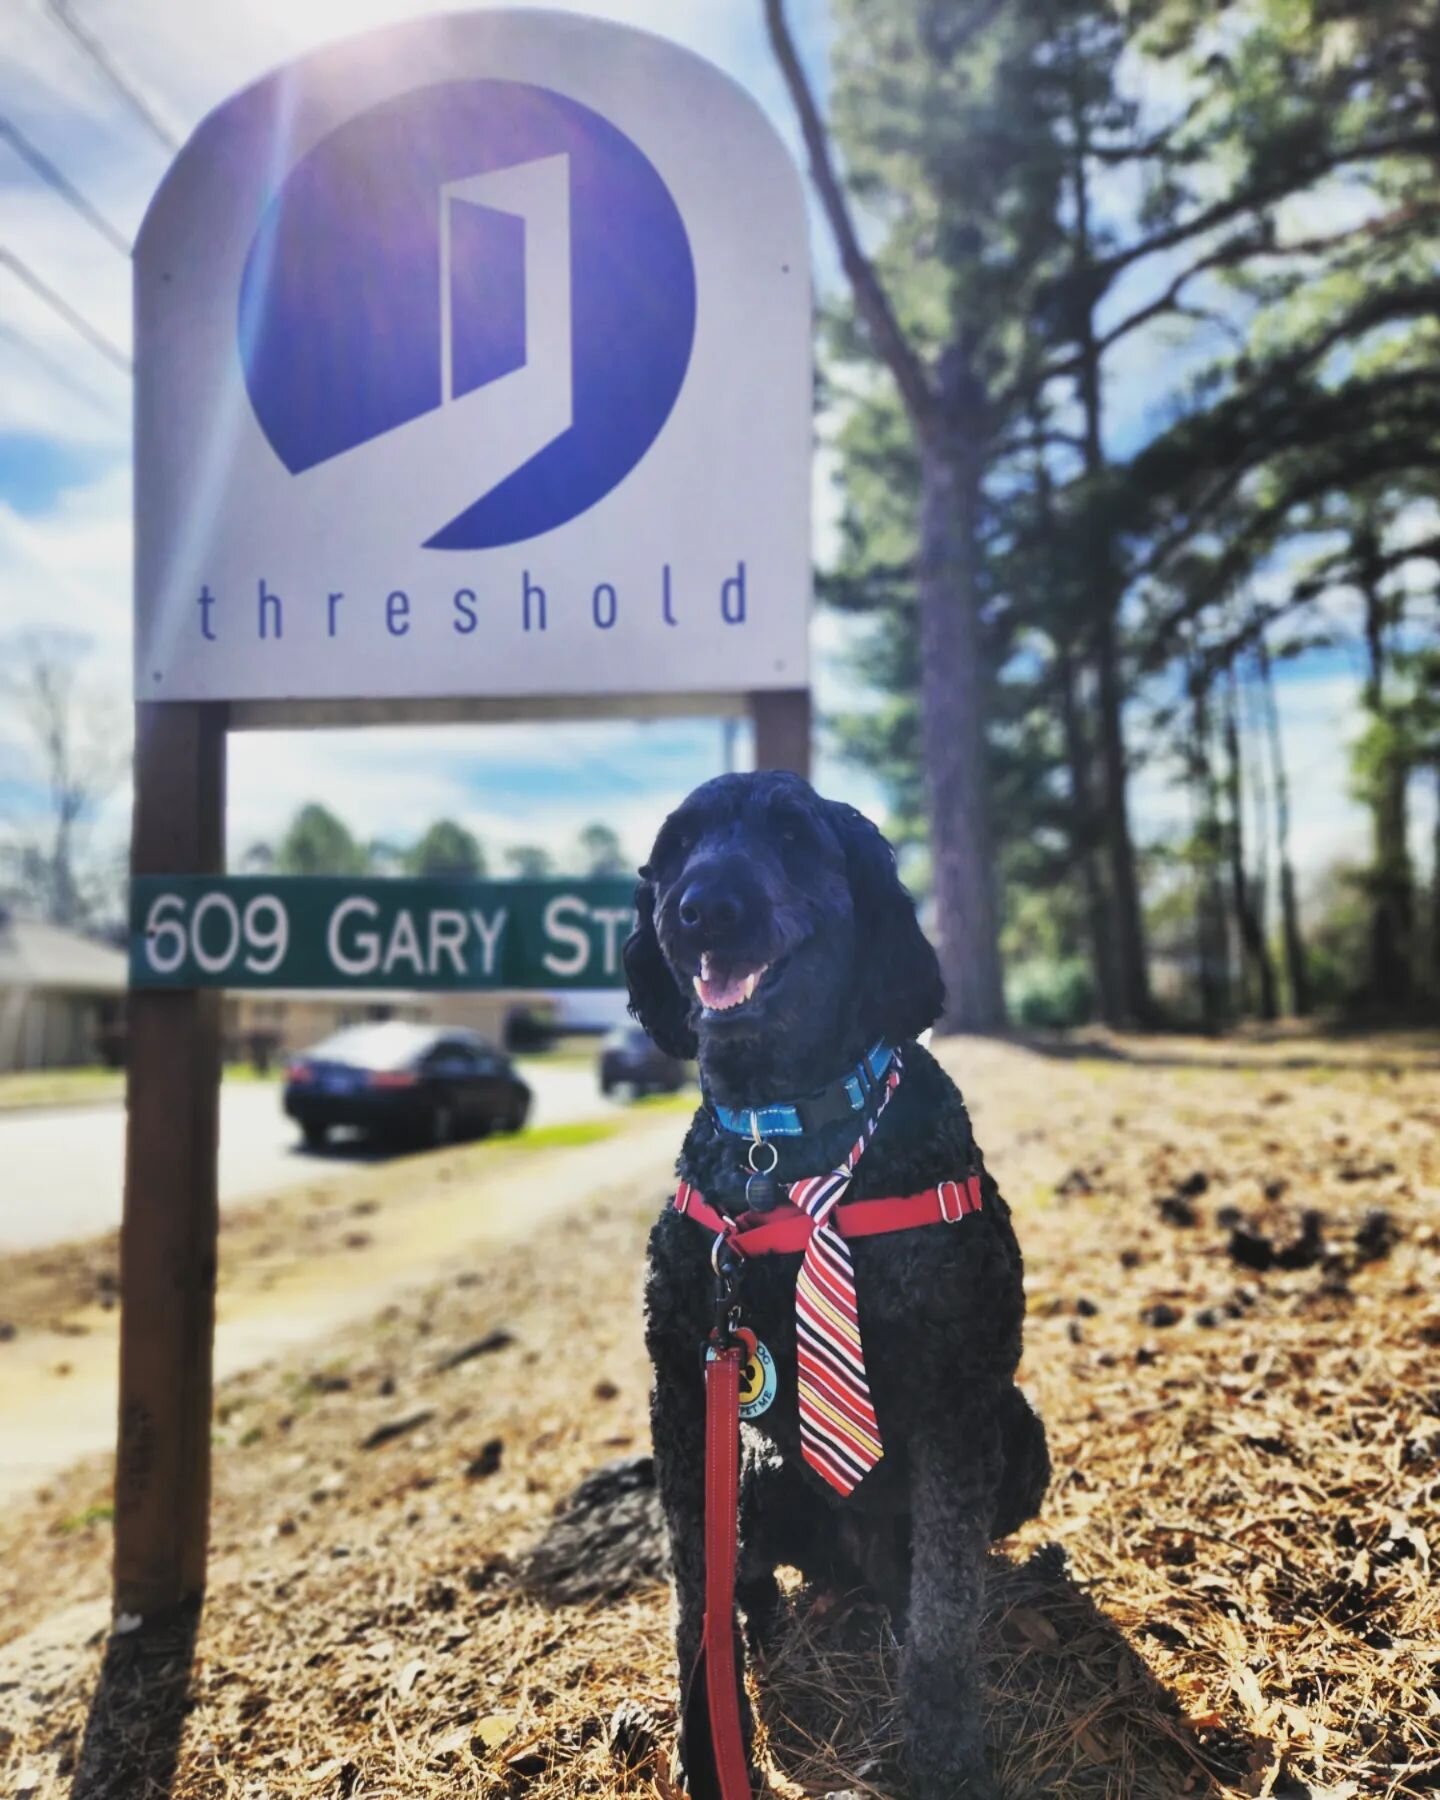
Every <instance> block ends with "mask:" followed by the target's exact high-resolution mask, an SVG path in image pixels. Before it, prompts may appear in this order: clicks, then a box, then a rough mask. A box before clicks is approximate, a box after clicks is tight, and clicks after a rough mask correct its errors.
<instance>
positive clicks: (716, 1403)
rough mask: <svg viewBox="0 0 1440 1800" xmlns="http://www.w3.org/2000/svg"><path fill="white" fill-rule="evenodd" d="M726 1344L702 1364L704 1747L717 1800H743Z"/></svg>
mask: <svg viewBox="0 0 1440 1800" xmlns="http://www.w3.org/2000/svg"><path fill="white" fill-rule="evenodd" d="M743 1354H744V1353H743V1351H742V1349H741V1347H740V1346H739V1345H738V1344H734V1343H732V1344H730V1345H729V1346H728V1347H727V1348H726V1349H724V1350H720V1351H718V1352H716V1353H715V1355H714V1356H713V1357H712V1358H711V1360H710V1361H709V1362H708V1363H707V1364H706V1365H705V1633H704V1637H703V1639H702V1648H701V1656H702V1658H703V1660H704V1663H705V1691H706V1697H707V1698H708V1700H709V1703H710V1747H711V1753H712V1755H713V1757H714V1760H715V1779H716V1781H717V1782H718V1783H719V1787H720V1800H750V1770H749V1766H748V1763H747V1761H746V1757H745V1734H744V1732H743V1731H742V1730H741V1727H740V1698H739V1671H738V1670H737V1669H736V1666H735V1558H736V1554H737V1540H738V1536H739V1509H740V1359H741V1356H742V1355H743Z"/></svg>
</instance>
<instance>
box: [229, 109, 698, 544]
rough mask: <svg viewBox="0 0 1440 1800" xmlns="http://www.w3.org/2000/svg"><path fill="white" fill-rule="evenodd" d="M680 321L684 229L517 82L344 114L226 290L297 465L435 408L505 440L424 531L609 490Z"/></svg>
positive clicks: (489, 521)
mask: <svg viewBox="0 0 1440 1800" xmlns="http://www.w3.org/2000/svg"><path fill="white" fill-rule="evenodd" d="M694 336H695V268H694V262H693V259H692V257H691V253H690V244H689V240H688V239H687V237H686V233H685V227H684V224H683V222H682V220H681V218H680V213H679V210H678V208H677V207H676V205H675V202H674V200H673V199H672V198H671V195H670V193H669V190H668V189H667V188H666V186H665V184H664V182H663V181H662V180H661V179H660V176H659V175H658V174H657V172H656V170H655V168H654V166H653V165H652V164H651V163H650V161H649V160H648V158H646V157H645V156H644V155H643V154H642V152H641V151H640V150H639V149H638V148H637V147H636V146H635V145H634V144H633V143H632V142H631V141H630V139H629V138H627V137H626V136H625V135H624V133H623V132H621V131H619V130H617V128H616V127H615V126H614V125H612V124H610V123H609V121H608V120H606V119H603V118H602V117H601V116H600V115H599V114H598V113H596V112H594V111H592V110H591V109H590V108H589V107H587V106H582V105H580V104H579V102H578V101H575V100H571V99H567V98H566V97H565V96H564V95H562V94H557V93H553V92H551V91H550V90H549V89H547V88H542V87H534V86H530V85H528V84H525V83H521V82H511V81H491V80H477V81H452V82H442V83H439V84H437V85H435V86H432V87H425V88H417V89H415V90H413V91H412V92H410V93H407V94H402V95H400V96H399V97H398V98H396V99H393V100H387V101H385V102H383V103H382V104H381V105H378V106H374V107H371V108H370V109H369V110H368V111H366V112H363V113H360V114H358V115H357V116H356V117H355V118H353V119H351V120H349V121H347V122H346V123H345V124H344V125H342V126H340V127H339V128H338V129H337V130H335V131H334V132H332V133H331V134H330V136H329V137H327V138H325V139H323V140H322V142H321V143H319V144H318V145H317V146H316V147H315V148H314V149H313V150H311V151H310V153H309V154H308V155H307V156H306V157H305V158H304V159H303V160H302V161H301V162H299V163H298V164H297V165H296V166H295V168H294V169H292V170H291V171H290V173H289V175H288V176H287V177H286V179H285V182H284V184H283V186H282V187H281V188H280V190H279V192H278V193H277V194H276V196H275V198H274V199H273V200H272V202H271V203H270V205H269V207H268V208H267V210H266V213H265V215H264V218H263V219H262V220H261V223H260V226H259V229H258V230H257V231H256V234H255V238H254V241H253V242H252V244H251V246H250V250H249V254H248V256H247V258H246V263H245V270H244V276H243V279H242V282H241V288H240V316H239V338H240V355H241V361H242V364H243V367H244V372H245V382H246V387H247V389H248V391H249V394H250V400H251V404H252V405H253V407H254V409H255V414H256V417H257V418H258V420H259V422H260V425H261V427H262V429H263V430H264V432H265V435H266V437H267V438H268V439H269V441H270V444H271V446H272V448H273V449H274V451H275V453H276V455H277V456H278V457H279V458H280V460H281V461H282V462H283V463H284V465H285V467H286V468H287V469H289V470H290V471H291V473H292V474H294V475H300V474H302V473H303V472H304V471H305V470H307V469H310V468H313V467H315V465H317V464H318V463H322V462H326V461H328V460H329V459H330V458H332V457H340V456H344V455H346V454H347V453H349V452H351V451H354V450H356V449H358V448H359V447H360V446H361V445H364V444H367V443H369V442H371V441H372V440H374V439H377V438H380V437H382V436H384V435H386V434H388V433H390V432H394V431H397V430H399V429H400V428H402V427H405V426H409V425H411V424H413V422H415V421H417V420H420V419H423V418H424V417H425V416H426V415H428V414H432V413H435V412H437V411H438V410H439V409H441V408H449V407H460V406H464V407H466V408H467V409H469V412H468V413H467V418H468V416H469V414H473V418H474V434H473V436H472V438H471V439H470V441H473V442H475V443H476V444H477V446H482V445H484V446H489V448H490V449H491V450H492V451H493V449H494V446H495V445H496V444H499V445H501V446H502V463H503V460H504V457H505V456H509V458H510V466H508V467H502V468H501V470H500V472H499V474H498V475H497V474H496V473H495V471H494V469H493V468H492V467H491V466H490V464H487V465H486V467H487V470H488V471H489V472H488V473H487V474H486V475H485V476H483V477H482V476H480V475H478V474H477V491H476V495H475V499H474V502H473V503H472V504H471V505H469V506H467V507H466V508H465V509H464V510H463V511H462V512H460V513H459V514H458V515H456V516H455V517H453V518H450V519H444V518H441V519H437V520H436V521H435V530H434V533H433V535H432V536H430V537H429V538H427V539H426V544H427V547H429V548H433V549H440V550H483V549H492V548H495V547H498V546H500V545H503V544H513V543H518V542H520V541H522V540H523V539H526V538H531V537H535V536H537V535H538V534H539V533H541V532H545V531H551V530H553V529H554V528H555V527H556V526H558V525H563V524H564V523H565V522H566V521H567V520H569V519H573V518H575V517H576V516H577V515H578V514H579V513H582V512H585V511H586V510H587V509H588V508H589V507H591V506H593V505H594V504H595V503H596V501H597V500H600V499H601V498H603V497H604V495H606V494H608V493H609V492H610V491H611V489H613V488H614V487H616V486H617V485H618V483H620V482H621V481H623V480H624V478H625V476H626V475H628V474H629V472H630V471H631V469H633V468H634V467H635V465H636V464H637V463H638V462H639V461H640V460H641V458H642V457H643V456H644V455H645V453H646V452H647V450H648V449H649V448H650V446H651V444H653V443H654V441H655V439H656V437H657V436H658V435H659V432H660V430H661V427H662V426H663V425H664V423H665V421H666V419H667V418H668V417H669V415H670V412H671V409H672V408H673V406H674V404H675V401H676V398H677V396H678V395H679V392H680V388H681V385H682V383H683V381H684V379H685V371H686V368H687V366H688V364H689V361H690V351H691V347H692V344H693V342H694ZM502 384H503V385H502ZM464 429H465V430H466V431H469V429H470V428H469V425H468V423H467V425H466V426H465V428H464ZM537 439H538V441H537ZM449 441H453V440H449ZM416 442H417V445H423V442H424V438H423V434H421V435H420V436H419V437H417V439H416ZM511 445H513V446H514V448H513V454H512V453H511V451H510V450H509V449H508V448H504V447H508V446H511ZM478 455H479V452H478V450H477V459H478ZM492 461H493V457H492ZM416 462H417V466H416V467H415V469H414V480H415V482H416V483H417V484H418V485H419V486H420V487H421V489H422V491H423V484H424V482H425V468H424V467H423V451H421V452H420V453H418V454H417V457H416Z"/></svg>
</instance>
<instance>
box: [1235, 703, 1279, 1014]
mask: <svg viewBox="0 0 1440 1800" xmlns="http://www.w3.org/2000/svg"><path fill="white" fill-rule="evenodd" d="M1222 717H1223V719H1224V735H1225V787H1226V800H1227V803H1228V806H1229V810H1230V818H1229V828H1228V830H1227V831H1226V833H1225V840H1226V848H1227V850H1228V852H1229V860H1230V893H1231V900H1232V902H1233V905H1234V908H1235V925H1236V929H1237V931H1238V933H1239V938H1240V947H1241V951H1242V953H1243V957H1244V962H1243V965H1242V971H1241V996H1242V1004H1243V1005H1244V1006H1245V1007H1246V1009H1247V1010H1249V1009H1255V1008H1258V1011H1259V1013H1260V1017H1261V1018H1262V1019H1265V1020H1266V1021H1269V1020H1271V1019H1273V1018H1274V1017H1275V1016H1276V1012H1277V1010H1278V1009H1277V1007H1276V1005H1275V970H1274V968H1273V967H1272V966H1271V962H1270V951H1269V949H1268V947H1267V946H1266V943H1265V928H1264V926H1263V924H1262V923H1261V920H1260V918H1259V916H1258V915H1257V912H1256V908H1255V900H1254V895H1253V893H1252V891H1251V887H1250V877H1249V873H1248V871H1247V870H1246V867H1245V813H1244V808H1245V784H1244V772H1243V768H1242V764H1241V759H1240V721H1239V715H1238V710H1237V702H1236V696H1235V671H1234V668H1233V667H1232V668H1230V669H1227V670H1226V672H1225V704H1224V708H1223V710H1222Z"/></svg>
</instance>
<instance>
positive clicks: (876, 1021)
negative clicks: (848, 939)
mask: <svg viewBox="0 0 1440 1800" xmlns="http://www.w3.org/2000/svg"><path fill="white" fill-rule="evenodd" d="M835 810H836V813H837V814H838V818H837V820H836V823H837V825H838V826H839V830H840V840H841V842H842V843H843V845H844V846H845V863H846V870H847V873H848V875H849V879H850V895H851V903H852V905H853V906H854V909H855V945H856V951H855V997H856V998H855V1003H856V1010H857V1012H858V1013H859V1016H860V1022H861V1024H862V1025H863V1027H864V1029H865V1031H866V1033H867V1035H869V1036H871V1037H875V1038H884V1040H885V1041H886V1043H889V1044H900V1043H904V1042H905V1041H906V1039H908V1038H914V1037H919V1035H920V1033H921V1032H922V1031H924V1030H925V1029H926V1027H927V1026H929V1025H933V1024H934V1023H935V1021H936V1020H937V1019H938V1018H939V1017H940V1014H941V1013H942V1012H943V1011H944V1009H945V984H944V982H943V981H942V980H941V978H940V963H939V959H938V958H937V957H936V955H935V952H934V950H933V949H932V948H931V946H930V940H929V939H928V938H927V937H926V936H925V933H924V932H923V931H922V930H921V929H920V921H919V919H918V918H916V916H915V902H914V901H913V900H912V899H911V898H910V895H909V894H908V893H907V892H906V890H905V888H904V886H903V885H902V883H901V880H900V874H899V871H898V870H897V868H896V866H895V852H894V850H893V849H892V848H891V847H890V844H889V842H888V841H887V840H886V839H885V838H884V837H882V836H881V834H880V832H879V831H878V830H877V829H876V827H875V826H874V825H872V824H871V823H870V821H869V820H868V819H867V818H866V817H865V815H864V814H863V813H861V812H857V811H856V810H855V808H854V807H853V806H837V807H836V809H835Z"/></svg>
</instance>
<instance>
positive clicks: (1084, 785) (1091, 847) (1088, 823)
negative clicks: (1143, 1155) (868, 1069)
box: [1030, 404, 1124, 1025]
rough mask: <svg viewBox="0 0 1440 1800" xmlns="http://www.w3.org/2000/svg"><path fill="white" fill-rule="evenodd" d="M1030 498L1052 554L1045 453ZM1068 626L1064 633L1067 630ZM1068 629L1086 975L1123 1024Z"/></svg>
mask: <svg viewBox="0 0 1440 1800" xmlns="http://www.w3.org/2000/svg"><path fill="white" fill-rule="evenodd" d="M1030 424H1031V428H1032V429H1033V431H1034V433H1035V437H1036V440H1037V442H1038V441H1039V440H1040V439H1041V437H1042V436H1043V433H1044V429H1045V418H1044V413H1043V410H1042V409H1041V408H1040V406H1039V405H1038V404H1037V405H1035V406H1034V407H1033V409H1032V412H1031V416H1030ZM1035 493H1036V499H1037V501H1038V503H1039V510H1040V530H1041V532H1042V533H1043V535H1044V538H1045V541H1046V544H1047V547H1048V553H1049V554H1050V555H1051V556H1052V557H1053V556H1054V553H1055V510H1054V493H1053V489H1052V487H1051V481H1050V469H1049V465H1048V464H1047V463H1046V461H1045V453H1044V451H1043V450H1041V451H1039V452H1038V453H1037V455H1036V459H1035ZM1067 626H1068V628H1067ZM1067 626H1061V625H1059V624H1057V625H1056V626H1055V627H1053V628H1052V632H1051V637H1052V641H1053V643H1054V645H1055V671H1056V676H1057V679H1058V686H1059V697H1060V726H1061V731H1062V733H1063V735H1064V742H1065V768H1066V773H1067V775H1068V776H1069V779H1070V847H1071V854H1072V856H1073V858H1074V861H1075V863H1076V865H1077V866H1078V868H1079V870H1080V884H1081V887H1082V889H1083V891H1084V894H1085V925H1086V936H1087V937H1088V939H1089V947H1090V973H1091V977H1092V979H1093V980H1094V983H1095V997H1096V1001H1097V1003H1098V1005H1099V1008H1100V1017H1101V1018H1102V1019H1103V1020H1104V1021H1105V1023H1106V1024H1107V1025H1120V1024H1123V1022H1124V1009H1123V1007H1122V1006H1121V1003H1120V994H1119V990H1118V987H1117V984H1116V980H1115V958H1114V956H1113V954H1112V944H1111V935H1110V908H1109V905H1108V902H1107V899H1106V893H1105V878H1104V874H1103V871H1102V870H1101V867H1100V831H1099V825H1098V821H1097V816H1096V809H1095V793H1094V786H1095V783H1094V768H1095V758H1094V755H1093V752H1092V749H1091V745H1090V739H1089V734H1088V733H1087V731H1086V729H1085V717H1084V706H1083V701H1082V696H1081V693H1080V673H1081V670H1080V665H1079V661H1078V659H1077V654H1076V644H1075V636H1074V621H1073V620H1072V621H1068V622H1067Z"/></svg>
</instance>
